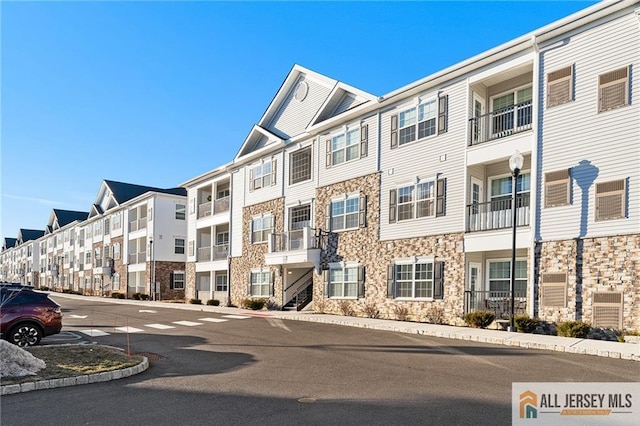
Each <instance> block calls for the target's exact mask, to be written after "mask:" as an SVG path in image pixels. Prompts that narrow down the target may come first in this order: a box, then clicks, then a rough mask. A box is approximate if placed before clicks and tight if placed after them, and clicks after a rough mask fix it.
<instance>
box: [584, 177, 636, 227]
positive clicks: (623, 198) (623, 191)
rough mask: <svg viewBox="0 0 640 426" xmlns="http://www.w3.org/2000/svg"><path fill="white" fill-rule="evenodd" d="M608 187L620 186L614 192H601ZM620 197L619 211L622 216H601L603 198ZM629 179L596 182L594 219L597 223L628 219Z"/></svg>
mask: <svg viewBox="0 0 640 426" xmlns="http://www.w3.org/2000/svg"><path fill="white" fill-rule="evenodd" d="M606 185H609V186H612V185H618V186H620V188H618V189H614V190H609V191H602V192H600V188H602V187H605V186H606ZM616 196H619V197H620V204H619V211H620V214H619V215H615V216H612V215H607V216H604V217H603V216H602V214H601V211H602V209H601V207H600V200H602V199H603V198H609V197H616ZM627 203H628V200H627V179H626V178H623V179H614V180H607V181H603V182H596V183H595V186H594V212H593V218H594V221H596V222H606V221H608V220H620V219H626V218H627Z"/></svg>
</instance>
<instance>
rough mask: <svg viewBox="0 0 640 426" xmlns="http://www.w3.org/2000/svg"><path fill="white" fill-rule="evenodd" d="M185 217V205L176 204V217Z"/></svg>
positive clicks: (179, 218)
mask: <svg viewBox="0 0 640 426" xmlns="http://www.w3.org/2000/svg"><path fill="white" fill-rule="evenodd" d="M186 217H187V206H185V205H184V204H176V219H177V220H185V219H186Z"/></svg>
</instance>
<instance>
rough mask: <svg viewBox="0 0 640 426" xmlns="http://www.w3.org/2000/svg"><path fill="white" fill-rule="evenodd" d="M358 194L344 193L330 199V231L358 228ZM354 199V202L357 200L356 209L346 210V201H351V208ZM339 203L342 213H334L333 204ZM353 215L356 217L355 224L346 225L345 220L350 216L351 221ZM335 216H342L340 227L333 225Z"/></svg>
mask: <svg viewBox="0 0 640 426" xmlns="http://www.w3.org/2000/svg"><path fill="white" fill-rule="evenodd" d="M360 198H361V197H360V194H359V193H357V194H348V195H345V196H343V197H341V198H335V199H333V200H331V202H330V203H329V212H330V216H329V220H330V225H329V230H330V231H331V232H342V231H351V230H354V229H358V228H359V227H360V224H359V219H360V216H359V212H360V210H361V208H360ZM354 200H355V202H357V205H356V209H355V211H349V212H347V202H352V204H351V208H353V201H354ZM339 204H342V213H339V214H334V206H338V205H339ZM353 217H355V218H356V220H355V222H356V224H355V226H350V227H347V221H348V219H349V218H350V219H351V222H353ZM337 218H342V219H343V221H342V226H341V227H340V228H337V227H336V226H335V223H336V222H335V220H336V219H337Z"/></svg>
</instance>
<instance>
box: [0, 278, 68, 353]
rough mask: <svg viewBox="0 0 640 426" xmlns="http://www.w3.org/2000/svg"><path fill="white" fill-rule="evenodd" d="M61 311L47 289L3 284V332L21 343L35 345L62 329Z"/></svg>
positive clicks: (0, 303) (0, 298)
mask: <svg viewBox="0 0 640 426" xmlns="http://www.w3.org/2000/svg"><path fill="white" fill-rule="evenodd" d="M61 329H62V311H61V310H60V305H58V304H57V303H56V302H54V301H53V300H51V299H50V298H49V295H48V293H42V292H39V291H34V290H33V289H31V288H29V287H23V286H15V285H0V335H1V336H2V338H3V339H5V340H7V341H9V342H11V343H14V344H16V345H18V346H33V345H37V344H38V343H40V340H41V339H42V338H43V337H46V336H50V335H52V334H57V333H60V330H61Z"/></svg>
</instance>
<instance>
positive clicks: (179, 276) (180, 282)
mask: <svg viewBox="0 0 640 426" xmlns="http://www.w3.org/2000/svg"><path fill="white" fill-rule="evenodd" d="M169 281H170V282H169V288H170V289H171V290H184V271H174V272H172V273H171V277H170V280H169Z"/></svg>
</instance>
